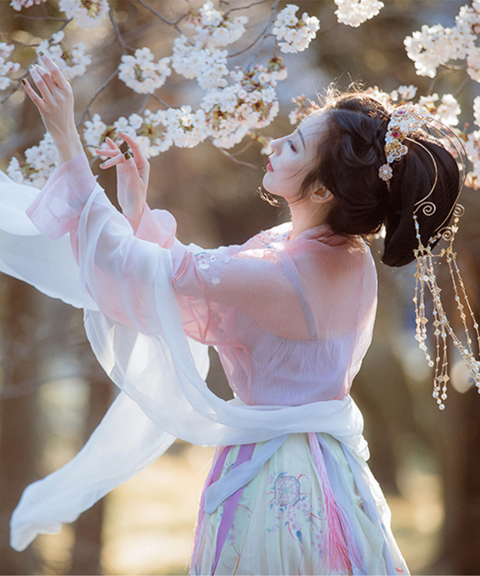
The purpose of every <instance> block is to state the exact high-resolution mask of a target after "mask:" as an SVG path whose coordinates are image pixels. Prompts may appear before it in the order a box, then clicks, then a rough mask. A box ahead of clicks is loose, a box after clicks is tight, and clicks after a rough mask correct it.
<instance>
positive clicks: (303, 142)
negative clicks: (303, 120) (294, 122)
mask: <svg viewBox="0 0 480 576" xmlns="http://www.w3.org/2000/svg"><path fill="white" fill-rule="evenodd" d="M298 133H299V134H300V138H301V139H302V144H303V149H305V140H304V139H303V134H302V131H301V130H300V128H299V129H298Z"/></svg>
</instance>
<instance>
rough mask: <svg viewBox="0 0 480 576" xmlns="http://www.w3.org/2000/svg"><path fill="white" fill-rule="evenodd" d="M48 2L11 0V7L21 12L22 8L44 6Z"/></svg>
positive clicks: (45, 0)
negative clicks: (36, 5)
mask: <svg viewBox="0 0 480 576" xmlns="http://www.w3.org/2000/svg"><path fill="white" fill-rule="evenodd" d="M45 2H47V0H11V1H10V6H11V7H12V8H13V9H14V10H17V11H18V12H20V10H21V9H22V8H30V7H31V6H34V5H35V4H44V3H45Z"/></svg>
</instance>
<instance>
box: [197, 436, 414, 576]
mask: <svg viewBox="0 0 480 576" xmlns="http://www.w3.org/2000/svg"><path fill="white" fill-rule="evenodd" d="M320 436H321V438H319V436H318V435H313V434H291V435H290V436H289V437H288V438H287V440H286V441H285V443H284V444H283V445H282V446H281V447H280V448H279V449H278V450H277V452H275V453H274V454H273V456H271V457H270V459H269V460H268V461H267V462H266V463H265V464H264V465H263V467H262V469H261V472H260V473H259V474H257V476H255V478H254V479H253V480H251V481H250V482H249V483H248V484H246V485H245V486H244V487H243V488H241V489H240V490H238V491H237V492H236V493H235V494H234V495H233V496H231V497H230V498H229V499H228V500H225V501H224V502H223V503H222V504H220V506H218V508H217V509H216V510H215V511H214V512H213V513H212V514H208V513H206V512H204V511H203V505H204V497H205V488H204V495H203V496H202V502H201V505H200V513H199V518H198V523H197V527H196V533H195V545H194V551H193V555H192V560H191V568H190V571H191V574H195V575H197V574H238V575H240V574H248V575H254V574H259V575H260V574H263V575H266V574H278V575H279V574H298V575H313V574H361V573H363V574H388V573H390V572H393V571H395V572H394V573H396V574H408V569H407V567H406V565H405V562H404V561H403V558H402V556H401V554H400V552H399V550H398V548H397V547H396V544H395V542H394V540H393V537H392V538H391V539H390V542H388V543H386V540H385V536H384V532H383V528H382V529H380V528H379V527H378V525H375V524H374V523H373V522H372V521H371V520H370V519H369V517H368V516H367V514H366V512H365V508H364V504H363V501H362V498H361V497H360V494H359V491H358V489H357V486H356V484H355V481H354V478H353V475H352V472H351V469H350V467H349V464H348V462H347V459H346V457H345V454H344V451H343V450H342V447H341V444H340V443H339V442H338V441H337V440H335V439H334V438H332V437H331V436H328V435H324V434H322V435H320ZM317 438H319V440H320V444H321V445H322V446H323V451H324V452H325V451H328V452H329V458H330V461H331V462H332V457H333V459H334V461H335V462H334V466H335V467H336V468H337V472H335V474H334V475H338V474H340V475H343V476H342V482H341V484H342V490H343V492H342V495H341V500H342V505H339V504H338V498H336V497H335V493H336V494H337V495H338V494H339V493H338V478H337V477H336V478H331V476H332V474H330V478H328V477H326V475H325V472H324V470H322V466H324V463H325V461H324V460H323V457H322V455H321V454H320V452H319V448H320V447H319V446H318V444H316V441H317ZM263 444H264V443H258V444H256V445H249V447H250V451H251V453H252V454H253V453H254V452H255V450H257V449H258V448H259V447H260V446H262V445H263ZM248 449H249V448H247V450H248ZM242 450H245V447H244V448H242ZM225 452H226V454H225ZM239 455H241V447H240V446H233V447H223V448H219V449H217V451H216V453H215V456H214V460H213V463H212V468H211V471H210V475H209V478H208V479H207V482H206V484H205V487H207V486H208V485H209V484H211V483H212V482H214V481H216V480H219V479H220V478H223V477H224V476H226V475H227V474H229V473H230V472H231V470H232V469H233V468H234V467H235V465H236V463H237V464H238V462H237V460H238V458H239ZM219 465H220V466H219ZM330 465H331V464H330ZM324 467H325V466H324ZM214 475H216V477H213V476H214ZM372 478H373V477H372ZM377 486H378V484H377ZM382 496H383V495H382ZM385 506H386V504H385ZM382 527H383V524H382ZM387 529H388V531H389V527H387ZM390 534H391V533H390ZM384 546H387V547H389V548H390V550H389V553H390V558H391V559H392V560H393V564H392V563H391V562H390V566H389V567H387V565H386V563H385V559H384V557H385V554H384Z"/></svg>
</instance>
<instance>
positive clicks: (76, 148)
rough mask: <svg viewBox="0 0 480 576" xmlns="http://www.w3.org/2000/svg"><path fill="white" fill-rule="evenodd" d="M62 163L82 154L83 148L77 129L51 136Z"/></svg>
mask: <svg viewBox="0 0 480 576" xmlns="http://www.w3.org/2000/svg"><path fill="white" fill-rule="evenodd" d="M51 136H52V138H53V141H54V142H55V146H56V147H57V150H58V154H59V156H60V159H61V161H62V163H64V162H68V160H71V159H72V158H75V156H78V155H79V154H82V152H83V146H82V142H81V140H80V136H79V135H78V132H77V131H76V129H74V130H67V131H65V132H63V133H61V134H58V135H55V134H51Z"/></svg>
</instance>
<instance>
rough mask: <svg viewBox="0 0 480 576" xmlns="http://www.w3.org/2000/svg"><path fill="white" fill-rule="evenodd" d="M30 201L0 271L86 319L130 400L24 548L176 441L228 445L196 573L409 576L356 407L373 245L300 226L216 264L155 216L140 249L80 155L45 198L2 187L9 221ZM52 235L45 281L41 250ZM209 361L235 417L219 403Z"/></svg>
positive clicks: (42, 504)
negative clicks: (223, 381) (37, 247)
mask: <svg viewBox="0 0 480 576" xmlns="http://www.w3.org/2000/svg"><path fill="white" fill-rule="evenodd" d="M15 186H17V190H16V196H15V200H13V202H14V204H18V203H19V206H15V207H14V208H15V210H16V212H15V219H17V220H18V222H17V220H15V219H14V221H15V223H14V224H12V218H10V219H8V221H6V220H5V221H3V222H2V221H1V219H0V269H2V270H3V271H5V272H7V273H9V274H12V275H14V276H16V277H19V278H21V279H24V280H26V281H28V282H30V283H31V284H33V285H35V286H37V287H38V288H39V289H40V290H42V291H43V292H45V293H46V294H49V295H51V296H54V297H60V298H62V299H63V300H65V301H67V302H69V303H71V304H73V305H76V306H81V307H83V308H84V310H85V328H86V332H87V336H88V338H89V340H90V343H91V345H92V348H93V350H94V352H95V354H96V356H97V358H98V360H99V362H100V363H101V364H102V366H103V367H104V369H105V370H106V372H107V373H108V374H109V376H110V377H111V378H112V380H113V381H114V382H115V383H116V384H117V385H118V386H119V387H120V389H121V390H122V392H121V393H120V395H119V397H118V398H117V400H116V401H115V402H114V404H113V405H112V408H111V409H110V410H109V412H108V413H107V415H106V416H105V418H104V420H103V421H102V423H101V425H100V426H99V428H98V429H97V430H96V431H95V432H94V434H93V435H92V438H91V439H90V440H89V442H88V443H87V445H86V446H85V448H84V449H83V450H82V451H81V452H80V453H79V454H78V455H77V457H75V458H74V459H73V460H72V461H71V462H70V463H69V464H67V465H66V466H65V467H63V468H62V469H60V470H59V471H57V472H54V473H53V474H51V475H50V476H48V477H47V478H45V479H44V480H41V481H39V482H36V483H34V484H32V485H31V486H30V487H28V488H27V489H26V491H25V493H24V495H23V496H22V499H21V501H20V503H19V505H18V507H17V509H16V510H15V512H14V515H13V517H12V522H11V527H12V545H13V546H14V547H15V548H16V549H18V550H21V549H23V548H25V547H26V546H27V545H28V544H29V543H30V542H31V541H32V540H33V539H34V538H35V536H36V535H37V534H38V533H40V532H46V533H52V532H56V531H58V530H59V528H60V525H61V522H71V521H73V520H74V519H75V518H76V517H78V515H79V514H80V513H81V512H82V511H83V510H85V509H86V508H88V507H89V506H91V505H92V504H93V503H94V502H95V501H96V500H97V499H99V498H101V497H102V496H103V495H104V494H105V493H107V492H108V491H109V490H111V489H112V488H113V487H115V486H116V485H118V484H120V483H122V482H124V481H125V480H127V479H128V478H129V477H131V476H132V475H134V474H135V473H137V472H138V471H139V470H140V469H142V468H143V467H145V466H146V465H148V464H149V463H150V462H151V461H153V460H154V459H155V458H157V457H158V456H160V455H161V454H162V453H163V452H164V451H165V450H166V449H167V448H168V446H169V445H171V443H172V442H173V441H174V439H175V438H176V437H178V438H182V439H185V440H187V441H189V442H194V443H196V444H200V445H216V446H217V449H216V452H215V456H214V460H213V463H212V467H211V470H210V473H209V475H208V478H207V481H206V483H205V486H204V489H203V493H202V498H201V502H200V511H199V517H198V522H197V527H196V531H195V542H194V546H193V551H192V559H191V568H190V570H191V573H192V574H408V569H407V567H406V565H405V562H404V560H403V558H402V555H401V553H400V551H399V550H398V547H397V545H396V542H395V540H394V538H393V535H392V533H391V530H390V512H389V509H388V506H387V504H386V501H385V498H384V496H383V494H382V492H381V489H380V487H379V486H378V484H377V482H376V481H375V479H374V478H373V476H372V474H371V472H370V470H369V468H368V466H367V464H366V462H365V460H366V458H368V449H367V447H366V442H365V440H364V439H363V436H362V434H361V432H362V429H363V420H362V417H361V414H360V413H359V411H358V408H356V406H355V404H354V402H353V400H352V399H351V397H350V396H349V392H350V387H351V384H352V381H353V378H354V377H355V375H356V374H357V372H358V371H359V369H360V366H361V363H362V359H363V357H364V355H365V353H366V351H367V349H368V346H369V344H370V342H371V336H372V330H373V323H374V319H375V310H376V283H377V280H376V272H375V266H374V263H373V259H372V257H371V254H370V251H369V249H368V247H367V246H366V245H365V243H364V242H363V241H362V240H361V239H355V240H351V239H346V238H343V237H340V236H337V235H335V234H333V233H332V232H331V230H330V229H329V228H328V226H326V225H322V226H317V227H315V228H312V229H309V230H307V231H305V232H303V233H302V234H300V235H299V236H298V237H297V238H295V239H294V240H291V239H290V237H289V234H290V225H289V224H286V225H281V226H278V227H276V228H273V229H271V230H268V231H265V232H261V233H260V234H258V235H256V236H254V237H253V238H251V239H250V240H248V241H247V242H246V243H245V244H243V245H238V246H237V245H235V246H228V247H221V248H218V249H215V250H202V249H201V248H199V247H198V246H195V245H189V246H185V245H183V244H182V243H181V242H179V241H178V240H177V239H176V237H175V232H176V222H175V219H174V217H173V216H172V215H171V214H170V213H168V212H166V211H164V210H150V208H149V207H148V206H146V207H145V210H144V213H143V216H142V220H141V223H140V226H139V227H138V229H137V231H136V232H135V233H134V232H133V230H132V228H131V226H130V225H129V223H128V221H127V220H126V219H125V218H124V217H123V216H122V215H120V214H119V213H118V212H117V211H116V209H115V208H114V207H113V206H112V205H111V204H110V203H109V201H108V200H107V198H106V196H105V195H104V193H103V191H102V190H101V188H100V187H99V186H98V185H97V184H96V181H95V179H94V177H93V175H92V174H91V172H90V168H89V166H88V161H87V159H86V157H85V155H83V154H82V155H80V156H78V157H76V158H74V159H72V160H70V161H69V162H66V163H65V164H63V165H62V166H61V167H60V168H59V169H58V170H57V171H56V173H55V174H54V175H53V176H52V177H51V179H50V180H49V182H48V183H47V185H46V187H45V188H44V189H43V191H41V192H40V193H39V194H36V193H34V192H33V191H31V190H25V187H23V186H22V187H21V190H20V189H19V187H18V185H14V183H12V182H11V181H9V180H8V179H7V178H6V177H5V176H3V177H2V179H1V180H0V205H1V204H2V203H3V204H4V205H7V204H8V203H9V202H10V201H9V200H8V193H7V190H10V189H13V188H15ZM2 193H5V199H4V196H3V195H2ZM22 194H23V195H24V196H25V199H24V200H22V202H19V200H18V199H19V198H21V197H23V196H22ZM27 200H28V202H27ZM25 208H26V211H25ZM23 211H25V212H26V215H27V216H28V218H29V220H30V222H29V223H27V222H25V220H24V218H23ZM31 223H33V225H34V227H35V230H32V229H30V228H29V225H30V224H31ZM12 226H13V230H12ZM38 232H40V233H42V234H43V235H44V236H43V239H42V241H41V242H45V243H46V244H45V247H44V248H43V251H42V252H41V256H40V259H41V263H40V265H38V264H35V263H33V262H31V261H30V260H31V259H32V257H33V258H34V257H35V255H33V256H32V254H31V252H30V251H29V250H28V246H30V244H29V243H28V238H29V237H31V239H33V242H34V243H35V244H38V241H39V239H38V238H37V237H36V234H38ZM22 235H23V236H22ZM12 236H13V240H12ZM24 236H25V237H27V240H26V244H25V245H22V248H16V246H20V245H21V242H20V241H19V238H20V237H21V238H23V237H24ZM45 238H47V240H45ZM48 239H50V240H48ZM22 242H23V240H22ZM67 244H68V245H69V248H68V247H67ZM68 249H70V252H71V253H70V256H69V257H67V256H66V254H67V252H68ZM12 254H13V256H12ZM37 255H38V254H37ZM72 255H73V256H72ZM60 267H61V270H62V271H61V270H60ZM59 275H60V276H59ZM62 282H63V283H62ZM72 283H73V284H74V285H75V286H76V285H77V284H78V290H77V288H76V287H75V286H74V287H73V288H72ZM59 286H61V288H59ZM207 346H215V348H216V349H217V351H218V354H219V357H220V360H221V363H222V366H223V368H224V370H225V373H226V376H227V379H228V382H229V385H230V387H231V389H232V391H233V393H234V396H235V398H234V400H233V401H231V402H224V401H223V400H220V399H218V398H217V397H216V396H215V395H214V394H213V393H211V392H210V391H209V390H208V389H207V388H206V386H205V382H204V377H205V375H206V372H207V370H208V366H207V362H206V355H205V350H206V347H207ZM67 486H68V489H67Z"/></svg>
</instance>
